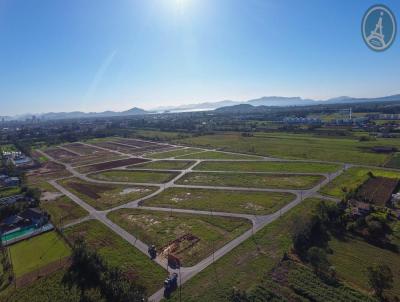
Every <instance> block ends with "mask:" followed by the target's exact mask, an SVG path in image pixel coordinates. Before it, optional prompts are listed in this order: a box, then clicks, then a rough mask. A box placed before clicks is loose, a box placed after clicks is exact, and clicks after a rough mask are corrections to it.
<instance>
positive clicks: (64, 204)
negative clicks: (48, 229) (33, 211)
mask: <svg viewBox="0 0 400 302" xmlns="http://www.w3.org/2000/svg"><path fill="white" fill-rule="evenodd" d="M40 207H41V208H43V209H44V210H45V211H46V212H47V213H49V214H50V216H51V221H52V222H53V224H55V225H58V226H63V225H65V224H68V223H70V222H72V221H74V220H77V219H79V218H82V217H85V216H86V215H88V213H87V212H86V211H85V210H84V209H83V208H81V207H80V206H78V205H77V204H76V203H74V202H73V201H72V200H71V199H69V198H68V197H67V196H61V197H58V198H56V199H55V200H51V201H41V203H40Z"/></svg>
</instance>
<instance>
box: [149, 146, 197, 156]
mask: <svg viewBox="0 0 400 302" xmlns="http://www.w3.org/2000/svg"><path fill="white" fill-rule="evenodd" d="M201 151H202V150H201V149H196V148H184V149H183V148H181V149H177V150H171V151H165V152H159V153H150V154H148V157H149V158H156V159H162V158H174V157H177V156H182V155H186V154H190V153H195V152H201Z"/></svg>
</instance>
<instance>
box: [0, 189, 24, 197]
mask: <svg viewBox="0 0 400 302" xmlns="http://www.w3.org/2000/svg"><path fill="white" fill-rule="evenodd" d="M19 193H21V188H20V187H9V188H1V189H0V198H3V197H8V196H12V195H16V194H19Z"/></svg>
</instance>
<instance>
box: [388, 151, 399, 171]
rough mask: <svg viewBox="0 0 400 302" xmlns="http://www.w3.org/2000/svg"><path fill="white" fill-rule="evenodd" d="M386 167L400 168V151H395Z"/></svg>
mask: <svg viewBox="0 0 400 302" xmlns="http://www.w3.org/2000/svg"><path fill="white" fill-rule="evenodd" d="M385 167H387V168H394V169H400V153H395V154H394V155H393V156H392V158H391V159H390V160H389V161H388V162H387V163H386V165H385Z"/></svg>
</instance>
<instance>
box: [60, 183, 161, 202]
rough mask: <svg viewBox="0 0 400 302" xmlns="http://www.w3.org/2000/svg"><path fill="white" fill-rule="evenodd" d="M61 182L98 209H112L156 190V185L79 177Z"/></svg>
mask: <svg viewBox="0 0 400 302" xmlns="http://www.w3.org/2000/svg"><path fill="white" fill-rule="evenodd" d="M59 183H60V184H61V185H62V186H63V187H65V188H66V189H67V190H69V191H71V193H73V194H75V195H76V196H78V197H79V198H81V199H82V200H84V201H85V202H87V203H88V204H90V205H91V206H93V207H94V208H96V209H98V210H106V209H110V208H113V207H116V206H119V205H121V204H125V203H127V202H130V201H134V200H136V199H138V198H141V197H144V196H146V195H149V194H151V193H153V192H154V191H155V188H154V187H142V186H124V185H113V184H96V183H90V182H85V181H83V180H80V179H77V178H68V179H64V180H61V181H60V182H59Z"/></svg>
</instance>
